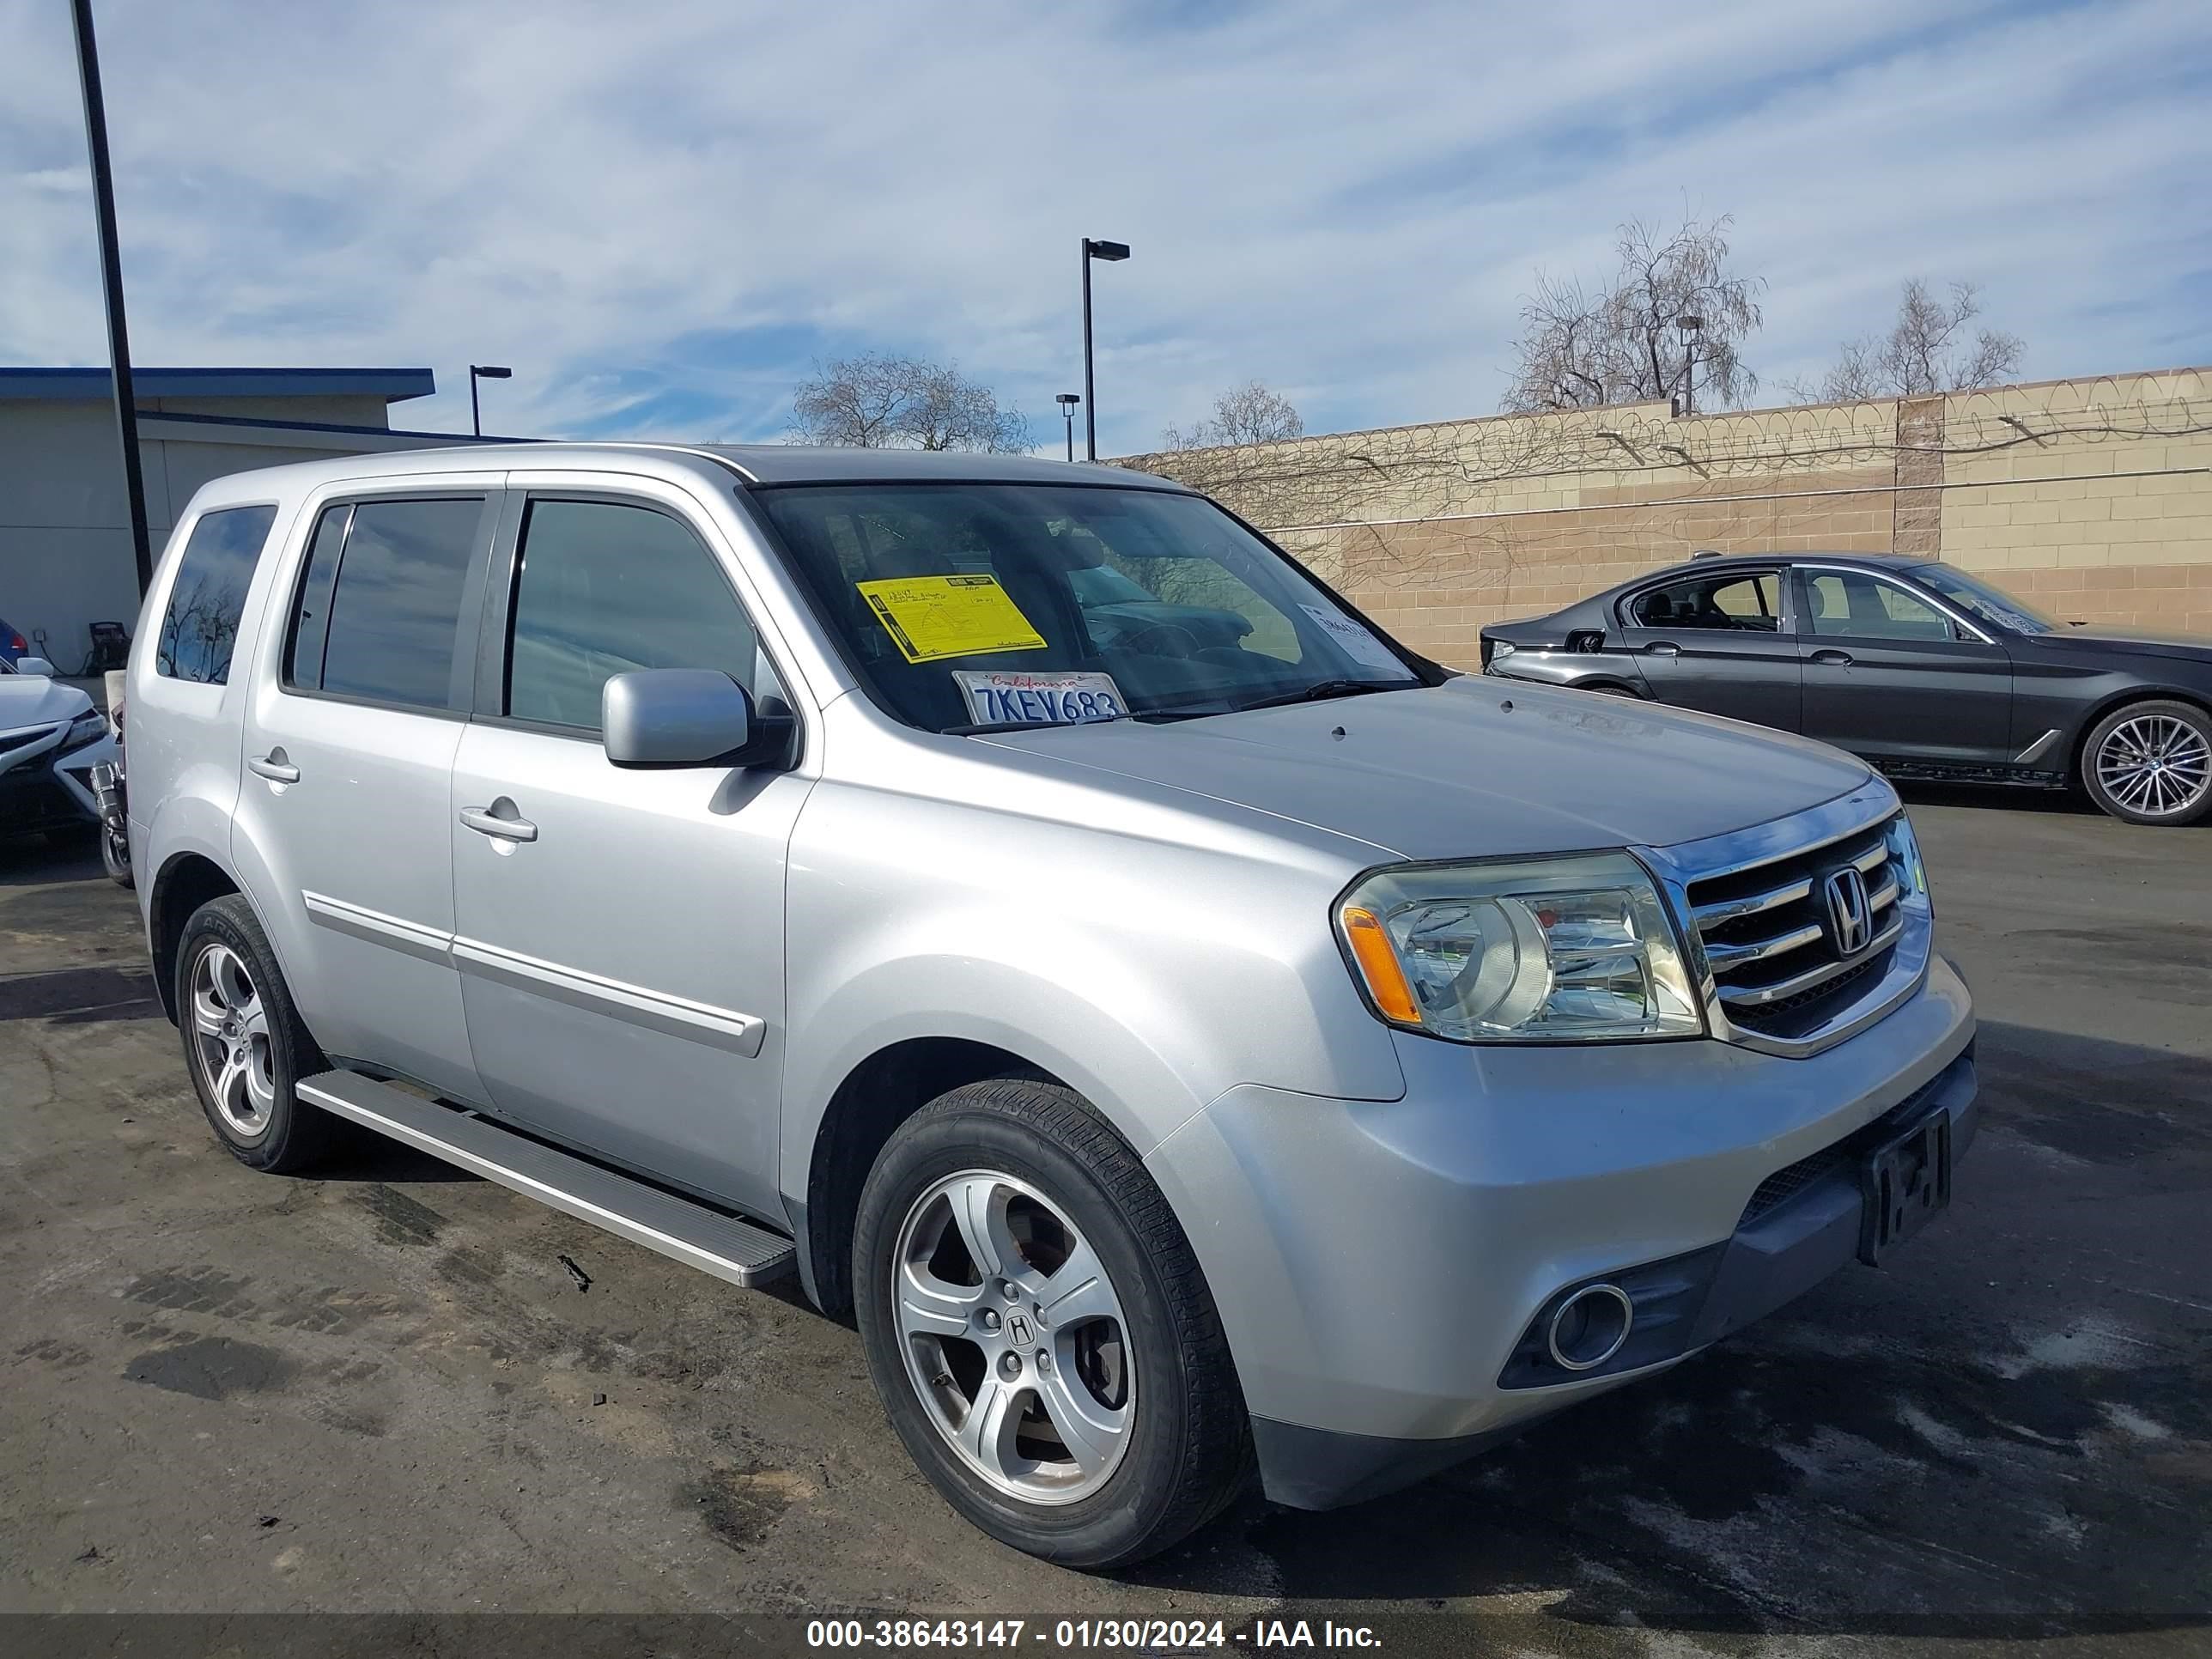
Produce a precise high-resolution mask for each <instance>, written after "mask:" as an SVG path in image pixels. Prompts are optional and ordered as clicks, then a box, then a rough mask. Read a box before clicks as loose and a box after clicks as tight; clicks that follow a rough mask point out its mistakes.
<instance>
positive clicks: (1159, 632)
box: [1115, 622, 1206, 657]
mask: <svg viewBox="0 0 2212 1659" xmlns="http://www.w3.org/2000/svg"><path fill="white" fill-rule="evenodd" d="M1146 641H1158V643H1152V644H1147V643H1146ZM1172 641H1180V643H1179V644H1176V645H1175V647H1174V648H1173V649H1172V650H1164V649H1162V648H1161V647H1162V643H1168V642H1172ZM1115 644H1116V645H1118V646H1120V647H1121V648H1122V649H1123V650H1125V651H1142V652H1144V653H1146V655H1147V656H1153V657H1195V656H1196V655H1197V654H1198V653H1200V651H1203V650H1204V649H1205V648H1206V647H1204V646H1202V645H1200V643H1199V642H1198V635H1195V634H1194V633H1192V632H1191V631H1190V629H1188V628H1185V627H1183V626H1182V624H1181V623H1165V622H1162V623H1152V625H1151V626H1149V627H1146V628H1140V629H1138V630H1137V631H1136V632H1135V633H1133V634H1130V635H1125V636H1124V637H1123V638H1121V639H1119V640H1116V641H1115Z"/></svg>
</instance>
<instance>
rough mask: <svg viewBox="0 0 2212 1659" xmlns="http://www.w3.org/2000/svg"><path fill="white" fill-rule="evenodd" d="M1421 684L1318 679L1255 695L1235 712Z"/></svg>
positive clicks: (1415, 681) (1321, 700)
mask: <svg viewBox="0 0 2212 1659" xmlns="http://www.w3.org/2000/svg"><path fill="white" fill-rule="evenodd" d="M1419 684H1420V682H1419V680H1316V681H1315V682H1314V684H1311V685H1309V686H1306V687H1304V689H1303V690H1297V691H1284V692H1279V693H1278V694H1277V695H1275V696H1272V697H1255V698H1254V699H1253V700H1252V701H1251V702H1240V703H1238V704H1237V708H1236V709H1235V711H1234V712H1235V713H1237V714H1243V713H1244V712H1245V711H1246V710H1247V709H1252V708H1282V707H1283V706H1284V705H1285V704H1286V703H1293V702H1327V701H1328V699H1330V698H1331V697H1360V696H1366V695H1367V693H1369V692H1370V691H1401V690H1404V689H1405V688H1406V687H1407V686H1409V685H1419Z"/></svg>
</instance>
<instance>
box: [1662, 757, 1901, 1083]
mask: <svg viewBox="0 0 2212 1659" xmlns="http://www.w3.org/2000/svg"><path fill="white" fill-rule="evenodd" d="M1899 810H1901V809H1900V803H1899V799H1898V795H1897V791H1896V790H1894V789H1893V788H1892V787H1890V786H1889V784H1888V782H1887V781H1886V780H1884V779H1882V778H1879V777H1870V778H1869V779H1868V780H1867V781H1865V782H1863V783H1862V784H1859V785H1857V786H1856V787H1853V788H1851V789H1850V790H1848V791H1846V792H1845V793H1843V794H1841V795H1838V796H1836V797H1835V798H1834V799H1831V800H1827V801H1824V802H1822V803H1821V804H1820V805H1818V806H1814V807H1812V808H1810V809H1808V810H1807V811H1802V812H1797V813H1794V814H1792V815H1791V816H1790V817H1784V818H1776V819H1773V820H1771V821H1770V822H1768V823H1757V824H1753V825H1751V826H1750V827H1748V828H1747V829H1733V830H1729V832H1727V833H1726V834H1724V835H1718V836H1708V837H1706V838H1705V839H1704V840H1701V841H1692V842H1680V843H1678V844H1676V845H1674V846H1672V847H1638V848H1632V849H1631V850H1632V852H1633V853H1634V854H1636V856H1637V857H1638V859H1639V860H1642V861H1643V863H1644V867H1645V868H1646V869H1647V870H1649V871H1650V872H1651V876H1652V878H1653V879H1654V880H1655V881H1656V882H1657V883H1658V884H1659V890H1660V894H1661V896H1662V899H1663V900H1664V901H1665V902H1666V904H1667V906H1668V909H1669V910H1670V912H1671V913H1672V916H1673V921H1674V929H1675V933H1676V934H1677V936H1678V939H1679V942H1680V946H1681V949H1682V952H1683V956H1684V958H1685V960H1686V961H1687V962H1688V963H1689V965H1690V968H1691V970H1692V976H1693V979H1694V982H1695V984H1696V986H1697V989H1698V995H1699V1000H1700V1001H1701V1002H1702V1003H1703V1004H1704V1006H1705V1028H1706V1030H1708V1031H1710V1032H1711V1034H1712V1035H1713V1036H1715V1037H1717V1038H1718V1039H1720V1040H1721V1041H1722V1042H1732V1043H1735V1045H1736V1046H1737V1047H1739V1048H1749V1049H1752V1050H1753V1051H1755V1052H1757V1053H1759V1054H1777V1055H1780V1056H1782V1057H1784V1058H1785V1059H1791V1060H1802V1059H1806V1058H1808V1057H1810V1056H1811V1055H1814V1054H1820V1052H1822V1051H1823V1050H1824V1049H1827V1048H1834V1047H1835V1046H1836V1045H1837V1044H1838V1043H1839V1042H1844V1041H1846V1040H1848V1039H1850V1038H1851V1037H1854V1036H1857V1035H1858V1034H1859V1033H1860V1032H1862V1031H1863V1030H1866V1029H1867V1028H1868V1027H1869V1026H1871V1025H1873V1024H1876V1023H1877V1022H1878V1021H1880V1020H1881V1019H1883V1018H1887V1016H1888V1015H1889V1014H1891V1013H1892V1012H1895V1010H1896V1009H1897V1008H1898V1007H1899V1006H1900V1005H1901V1004H1903V1003H1904V1002H1905V1001H1906V1000H1908V999H1909V998H1911V996H1912V995H1913V994H1915V993H1916V992H1917V991H1918V990H1919V989H1920V987H1921V986H1922V985H1923V984H1924V983H1925V982H1926V981H1927V978H1928V969H1929V963H1930V962H1931V961H1932V960H1933V958H1934V956H1935V933H1936V929H1935V923H1934V920H1933V918H1932V916H1931V915H1929V912H1928V911H1927V910H1926V909H1925V908H1907V907H1905V906H1902V905H1900V906H1899V915H1900V920H1901V924H1902V925H1901V927H1900V928H1899V934H1898V938H1897V942H1896V944H1895V945H1893V946H1892V947H1891V953H1890V958H1889V965H1888V966H1887V968H1886V969H1884V970H1883V972H1882V976H1881V981H1880V982H1879V983H1878V984H1876V985H1875V987H1874V988H1873V989H1872V990H1871V991H1869V993H1868V994H1867V995H1865V996H1864V997H1862V998H1861V999H1860V1000H1858V1001H1857V1002H1856V1003H1854V1004H1853V1005H1852V1006H1850V1007H1849V1008H1846V1009H1844V1010H1843V1011H1841V1012H1838V1014H1836V1015H1835V1016H1834V1017H1833V1018H1831V1019H1829V1020H1828V1021H1827V1022H1826V1024H1821V1025H1820V1026H1817V1027H1815V1028H1814V1030H1810V1031H1808V1032H1806V1033H1805V1034H1804V1035H1803V1036H1797V1037H1775V1036H1765V1035H1764V1034H1763V1033H1760V1032H1758V1031H1753V1030H1746V1029H1744V1028H1743V1027H1741V1026H1739V1025H1737V1024H1735V1022H1734V1021H1733V1020H1731V1019H1729V1016H1728V1009H1727V1006H1726V1005H1725V1004H1724V1003H1723V1001H1722V1000H1721V996H1720V989H1719V987H1718V985H1717V982H1716V981H1715V980H1714V977H1713V970H1712V964H1711V963H1710V962H1709V961H1707V959H1706V957H1705V942H1704V940H1703V939H1702V938H1701V937H1700V936H1699V931H1698V922H1697V916H1696V913H1695V910H1694V908H1693V907H1692V905H1691V903H1690V896H1689V890H1690V887H1691V884H1692V883H1695V882H1701V881H1710V880H1711V879H1713V878H1716V877H1719V876H1729V875H1735V874H1738V873H1740V872H1742V871H1746V870H1753V869H1756V868H1758V867H1759V866H1760V865H1763V864H1771V863H1772V862H1773V861H1774V860H1778V859H1784V858H1790V857H1796V856H1802V854H1807V853H1814V852H1818V851H1819V850H1820V848H1823V847H1828V846H1832V845H1834V844H1835V843H1836V842H1842V841H1848V840H1850V839H1851V838H1852V837H1854V836H1863V835H1865V834H1867V833H1869V831H1871V830H1873V829H1878V828H1880V827H1881V825H1882V824H1884V823H1887V822H1888V820H1889V819H1890V818H1892V817H1894V816H1895V815H1896V814H1897V813H1898V811H1899Z"/></svg>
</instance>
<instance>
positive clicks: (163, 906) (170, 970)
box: [146, 852, 242, 1025]
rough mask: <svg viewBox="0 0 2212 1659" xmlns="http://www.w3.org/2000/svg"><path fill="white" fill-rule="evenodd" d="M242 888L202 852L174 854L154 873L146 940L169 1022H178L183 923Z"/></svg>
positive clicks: (155, 979)
mask: <svg viewBox="0 0 2212 1659" xmlns="http://www.w3.org/2000/svg"><path fill="white" fill-rule="evenodd" d="M240 891H242V889H241V888H240V886H239V884H238V883H237V882H236V880H234V878H232V876H231V874H230V872H228V871H227V870H225V869H224V868H223V867H222V866H221V865H220V864H218V863H216V861H215V860H213V859H212V858H210V857H209V856H208V855H207V854H205V853H200V852H182V853H173V854H170V855H169V857H168V859H167V861H165V862H164V863H163V864H162V866H161V871H160V872H159V873H158V874H156V875H155V878H154V881H153V884H152V890H151V892H150V893H149V896H148V898H147V909H146V918H147V920H146V933H147V940H146V942H147V945H148V947H149V950H150V951H151V952H152V954H153V958H154V988H155V994H157V995H159V996H160V998H161V1012H163V1013H164V1014H166V1015H167V1016H168V1020H169V1024H172V1025H173V1024H176V1023H177V951H178V947H179V945H180V944H181V943H182V942H183V939H184V936H185V923H186V922H187V921H191V916H192V913H193V912H194V911H195V910H197V909H198V908H200V906H202V905H203V904H205V903H206V902H208V901H209V900H210V899H216V898H221V897H222V896H225V895H226V894H229V893H237V892H240Z"/></svg>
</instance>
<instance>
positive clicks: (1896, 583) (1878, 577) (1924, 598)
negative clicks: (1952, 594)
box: [1793, 560, 1996, 645]
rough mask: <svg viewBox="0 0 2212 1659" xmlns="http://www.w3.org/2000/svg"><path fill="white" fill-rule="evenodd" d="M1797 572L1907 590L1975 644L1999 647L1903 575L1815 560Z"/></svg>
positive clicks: (1805, 635) (1804, 635)
mask: <svg viewBox="0 0 2212 1659" xmlns="http://www.w3.org/2000/svg"><path fill="white" fill-rule="evenodd" d="M1793 568H1795V569H1798V570H1827V571H1832V572H1834V573H1835V574H1838V575H1841V576H1864V577H1866V578H1867V579H1868V580H1869V581H1877V582H1887V583H1888V584H1889V585H1890V586H1892V587H1901V588H1903V589H1904V590H1905V592H1907V593H1909V594H1911V596H1912V597H1913V598H1914V599H1917V600H1919V601H1920V603H1921V604H1923V605H1926V606H1927V607H1928V608H1929V610H1930V611H1935V612H1936V613H1937V614H1938V615H1939V616H1941V617H1944V618H1945V619H1946V620H1948V622H1950V623H1952V624H1953V625H1954V626H1955V627H1959V628H1963V629H1966V632H1967V633H1968V634H1969V635H1972V639H1973V641H1974V642H1975V643H1977V644H1979V645H1995V644H1996V640H1995V638H1993V637H1992V636H1991V635H1988V634H1985V633H1984V632H1983V631H1982V629H1980V628H1979V627H1978V626H1977V625H1976V624H1975V623H1972V622H1969V621H1968V620H1967V619H1966V617H1964V616H1963V615H1961V614H1960V612H1959V611H1956V610H1954V608H1953V607H1952V606H1951V605H1949V604H1948V602H1946V601H1945V600H1943V599H1939V598H1937V597H1936V595H1935V594H1934V593H1932V592H1929V590H1928V589H1926V588H1924V587H1923V586H1921V585H1920V584H1919V583H1917V582H1915V581H1909V580H1906V579H1905V577H1904V575H1902V574H1898V575H1892V574H1890V573H1889V572H1887V571H1886V570H1875V569H1873V568H1869V567H1868V566H1866V565H1863V564H1820V563H1816V562H1814V561H1811V560H1801V561H1799V562H1798V563H1797V564H1796V565H1795V566H1794V567H1793ZM1798 636H1799V637H1800V638H1801V639H1808V640H1817V639H1820V638H1821V637H1822V636H1821V635H1819V634H1816V633H1814V632H1813V631H1812V630H1810V629H1800V630H1799V634H1798ZM1826 637H1827V638H1829V639H1841V638H1844V637H1847V636H1845V635H1838V634H1831V635H1827V636H1826ZM1851 637H1857V638H1865V637H1867V636H1866V635H1856V636H1851ZM1929 643H1931V644H1932V643H1933V641H1929ZM1954 643H1958V641H1954Z"/></svg>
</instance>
